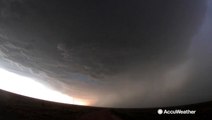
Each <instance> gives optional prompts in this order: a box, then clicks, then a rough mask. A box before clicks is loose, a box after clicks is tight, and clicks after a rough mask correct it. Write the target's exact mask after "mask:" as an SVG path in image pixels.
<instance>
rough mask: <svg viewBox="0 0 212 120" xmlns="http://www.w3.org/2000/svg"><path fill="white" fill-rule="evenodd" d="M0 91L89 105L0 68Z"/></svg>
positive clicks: (84, 101)
mask: <svg viewBox="0 0 212 120" xmlns="http://www.w3.org/2000/svg"><path fill="white" fill-rule="evenodd" d="M0 89H2V90H5V91H9V92H12V93H16V94H20V95H23V96H27V97H32V98H37V99H41V100H47V101H52V102H59V103H66V104H75V105H89V101H88V100H83V99H79V98H74V97H71V96H69V95H66V94H64V93H61V92H59V91H56V90H53V89H51V88H49V87H47V86H45V85H43V84H41V83H39V82H37V81H36V80H33V79H32V78H29V77H25V76H21V75H18V74H16V73H12V72H9V71H7V70H4V69H2V68H0Z"/></svg>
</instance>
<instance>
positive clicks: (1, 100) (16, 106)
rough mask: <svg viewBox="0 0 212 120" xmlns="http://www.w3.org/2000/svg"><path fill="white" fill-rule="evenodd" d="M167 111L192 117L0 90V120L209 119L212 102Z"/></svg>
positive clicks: (170, 108)
mask: <svg viewBox="0 0 212 120" xmlns="http://www.w3.org/2000/svg"><path fill="white" fill-rule="evenodd" d="M161 109H167V110H176V109H181V110H187V109H190V110H196V114H195V115H158V113H157V110H158V108H139V109H114V108H98V107H85V106H76V105H67V104H60V103H54V102H47V101H42V100H37V99H32V98H28V97H24V96H20V95H16V94H13V93H9V92H5V91H2V90H0V120H143V119H157V120H160V119H167V118H171V117H175V118H177V119H180V120H182V119H185V120H187V119H188V117H189V118H191V119H195V120H199V119H202V120H203V119H204V120H207V119H210V117H211V118H212V115H211V114H212V102H205V103H199V104H192V105H186V106H177V107H166V108H161Z"/></svg>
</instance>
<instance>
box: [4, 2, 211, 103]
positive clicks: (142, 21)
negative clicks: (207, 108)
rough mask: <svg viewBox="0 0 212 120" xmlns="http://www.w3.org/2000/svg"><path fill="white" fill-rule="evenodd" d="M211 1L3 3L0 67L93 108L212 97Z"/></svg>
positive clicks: (204, 99) (192, 100)
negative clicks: (89, 102) (85, 102)
mask: <svg viewBox="0 0 212 120" xmlns="http://www.w3.org/2000/svg"><path fill="white" fill-rule="evenodd" d="M211 8H212V2H211V0H208V1H205V0H192V1H185V0H172V1H170V0H134V1H128V0H122V1H121V0H105V1H104V0H101V1H100V0H99V1H98V0H91V1H87V0H76V1H68V0H60V1H59V0H45V1H43V0H36V1H34V0H0V43H1V44H0V61H1V63H0V65H1V66H2V67H4V68H5V69H8V70H11V71H13V72H18V73H19V74H24V75H26V76H30V77H35V78H39V79H40V81H39V82H42V83H43V84H47V85H50V86H52V87H53V88H54V89H57V90H60V91H62V92H65V93H68V94H70V95H72V96H77V97H81V98H84V99H92V100H93V101H95V102H94V104H93V105H95V106H105V107H155V106H164V105H179V104H188V103H194V102H201V101H207V100H211V99H212V92H211V91H212V89H211V88H212V86H211V78H212V76H211V74H210V71H212V66H211V65H212V59H211V57H210V56H212V55H211V54H212V52H211V51H212V47H211V43H212V42H211V40H210V39H211V37H212V36H211V34H210V31H211V27H210V26H212V25H211V21H212V20H211V19H212V17H211V15H210V13H211V12H212V10H211Z"/></svg>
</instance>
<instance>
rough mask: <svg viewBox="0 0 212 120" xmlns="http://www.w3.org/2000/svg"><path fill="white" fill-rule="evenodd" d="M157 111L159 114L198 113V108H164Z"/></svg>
mask: <svg viewBox="0 0 212 120" xmlns="http://www.w3.org/2000/svg"><path fill="white" fill-rule="evenodd" d="M157 113H158V114H159V115H161V114H195V113H196V110H180V109H177V110H166V109H164V110H162V109H158V111H157Z"/></svg>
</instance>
